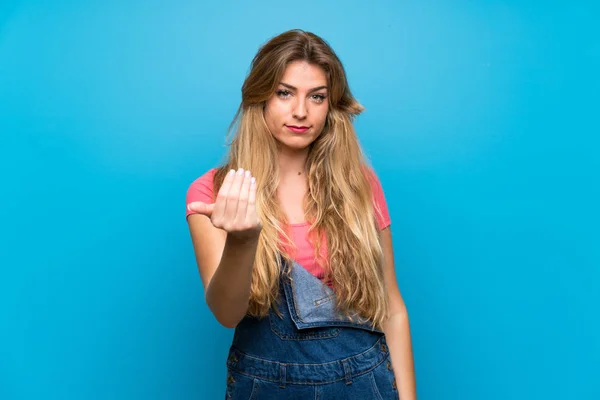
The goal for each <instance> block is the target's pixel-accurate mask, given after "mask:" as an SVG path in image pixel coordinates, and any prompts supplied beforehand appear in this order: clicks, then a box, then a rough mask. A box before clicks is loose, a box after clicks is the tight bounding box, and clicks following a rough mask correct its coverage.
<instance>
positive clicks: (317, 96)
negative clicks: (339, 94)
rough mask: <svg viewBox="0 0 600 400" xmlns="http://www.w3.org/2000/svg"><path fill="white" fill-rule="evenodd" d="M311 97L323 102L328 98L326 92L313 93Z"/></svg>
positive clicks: (316, 101)
mask: <svg viewBox="0 0 600 400" xmlns="http://www.w3.org/2000/svg"><path fill="white" fill-rule="evenodd" d="M311 98H312V100H313V101H314V102H315V103H322V102H323V101H324V100H325V99H326V98H327V96H325V95H324V94H313V95H312V96H311Z"/></svg>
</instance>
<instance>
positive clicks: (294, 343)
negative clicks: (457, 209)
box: [187, 30, 416, 400]
mask: <svg viewBox="0 0 600 400" xmlns="http://www.w3.org/2000/svg"><path fill="white" fill-rule="evenodd" d="M362 110H363V107H362V106H361V105H360V104H359V103H358V102H357V101H356V100H355V99H354V97H353V96H352V94H351V92H350V89H349V86H348V82H347V80H346V75H345V72H344V68H343V66H342V64H341V62H340V60H339V59H338V57H337V56H336V54H335V53H334V51H333V50H332V49H331V48H330V46H329V45H328V44H327V43H326V42H325V41H324V40H323V39H321V38H320V37H318V36H316V35H314V34H312V33H308V32H304V31H300V30H292V31H288V32H284V33H282V34H281V35H279V36H276V37H274V38H272V39H271V40H270V41H268V42H267V43H266V44H264V45H263V46H262V47H261V48H260V50H259V51H258V53H257V54H256V56H255V57H254V60H253V61H252V65H251V70H250V73H249V74H248V76H247V78H246V80H245V82H244V84H243V87H242V102H241V105H240V108H239V110H238V113H237V115H236V116H235V118H234V123H233V124H232V126H231V129H232V132H233V134H234V135H233V139H232V142H231V146H230V151H229V157H228V159H227V161H226V163H225V165H223V166H221V167H219V168H215V169H211V170H209V171H208V172H206V173H205V174H204V175H203V176H201V177H200V178H198V179H197V180H195V181H194V182H193V183H192V184H191V186H190V187H189V190H188V193H187V220H188V224H189V228H190V232H191V237H192V242H193V245H194V252H195V255H196V260H197V263H198V269H199V271H200V275H201V278H202V283H203V285H204V289H205V297H206V302H207V304H208V307H209V308H210V310H211V311H212V312H213V314H214V315H215V317H216V319H217V320H218V321H219V322H220V323H221V324H222V325H224V326H226V327H230V328H235V334H234V338H233V343H232V345H231V348H230V352H229V357H228V358H227V369H228V375H227V388H226V395H227V398H228V399H236V400H237V399H243V400H246V399H396V398H398V397H400V398H401V399H402V400H410V399H415V398H416V389H415V377H414V366H413V356H412V349H411V339H410V329H409V321H408V314H407V311H406V307H405V305H404V302H403V300H402V297H401V295H400V292H399V289H398V286H397V283H396V276H395V272H394V259H393V251H392V238H391V232H390V218H389V214H388V209H387V205H386V201H385V198H384V194H383V190H382V188H381V185H380V183H379V180H378V179H377V176H376V175H375V173H374V171H373V169H372V168H371V167H370V166H369V165H368V164H367V161H366V160H365V157H364V156H363V154H362V151H361V148H360V145H359V142H358V139H357V136H356V133H355V131H354V128H353V124H352V121H353V118H354V117H355V116H356V115H358V114H359V113H360V112H361V111H362Z"/></svg>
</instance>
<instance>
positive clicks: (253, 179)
mask: <svg viewBox="0 0 600 400" xmlns="http://www.w3.org/2000/svg"><path fill="white" fill-rule="evenodd" d="M250 183H252V184H253V185H255V184H256V178H255V177H252V179H251V180H250Z"/></svg>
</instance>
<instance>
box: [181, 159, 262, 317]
mask: <svg viewBox="0 0 600 400" xmlns="http://www.w3.org/2000/svg"><path fill="white" fill-rule="evenodd" d="M255 205H256V182H255V181H254V178H252V176H251V174H250V173H249V171H244V170H243V169H240V170H238V173H236V174H234V173H232V172H231V171H230V173H229V174H228V175H227V176H226V177H225V180H224V181H223V185H222V186H221V188H220V190H219V193H218V195H217V199H216V202H215V203H214V204H204V203H200V202H193V203H190V204H188V208H189V209H190V210H192V211H194V212H196V213H198V214H191V215H189V216H188V225H189V228H190V234H191V237H192V243H193V246H194V253H195V255H196V262H197V264H198V270H199V271H200V277H201V279H202V284H203V285H204V290H205V298H206V303H207V305H208V307H209V308H210V310H211V311H212V313H213V314H214V315H215V317H216V318H217V321H219V323H220V324H222V325H223V326H225V327H228V328H234V327H235V326H236V325H237V324H238V323H239V322H240V321H241V320H242V318H244V316H245V315H246V312H247V310H248V304H249V303H248V301H249V298H250V284H251V282H252V270H253V267H254V256H255V254H256V248H257V245H258V238H259V236H260V231H261V228H262V227H261V224H260V221H259V219H258V216H257V214H256V208H255Z"/></svg>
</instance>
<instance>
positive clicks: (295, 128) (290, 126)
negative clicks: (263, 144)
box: [286, 125, 308, 133]
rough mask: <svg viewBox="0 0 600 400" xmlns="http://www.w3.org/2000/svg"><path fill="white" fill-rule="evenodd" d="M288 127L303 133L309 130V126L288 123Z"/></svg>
mask: <svg viewBox="0 0 600 400" xmlns="http://www.w3.org/2000/svg"><path fill="white" fill-rule="evenodd" d="M286 127H287V128H288V129H289V130H290V131H292V132H294V133H303V132H306V131H307V130H308V126H295V125H286Z"/></svg>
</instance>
